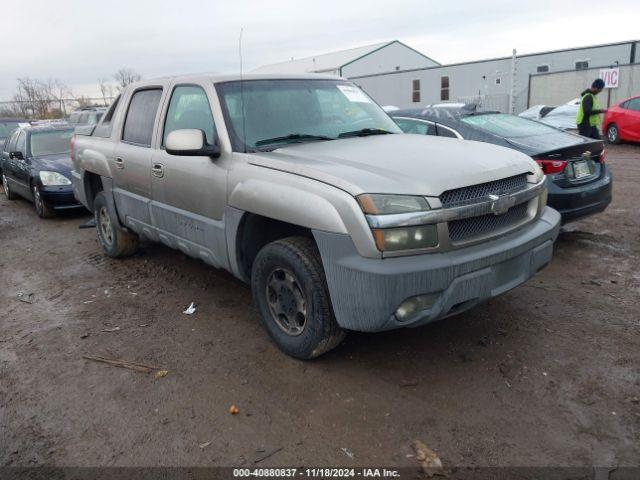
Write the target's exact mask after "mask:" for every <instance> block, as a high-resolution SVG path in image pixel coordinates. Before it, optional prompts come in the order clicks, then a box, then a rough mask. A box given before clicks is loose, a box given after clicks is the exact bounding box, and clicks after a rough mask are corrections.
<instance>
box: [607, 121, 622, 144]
mask: <svg viewBox="0 0 640 480" xmlns="http://www.w3.org/2000/svg"><path fill="white" fill-rule="evenodd" d="M607 140H608V141H609V143H620V132H619V131H618V126H617V125H616V124H615V123H612V124H611V125H609V126H608V127H607Z"/></svg>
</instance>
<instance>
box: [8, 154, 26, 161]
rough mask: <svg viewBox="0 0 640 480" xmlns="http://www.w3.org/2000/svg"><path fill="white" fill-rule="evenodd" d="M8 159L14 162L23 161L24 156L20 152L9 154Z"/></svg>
mask: <svg viewBox="0 0 640 480" xmlns="http://www.w3.org/2000/svg"><path fill="white" fill-rule="evenodd" d="M9 158H12V159H14V160H24V155H22V152H11V153H9Z"/></svg>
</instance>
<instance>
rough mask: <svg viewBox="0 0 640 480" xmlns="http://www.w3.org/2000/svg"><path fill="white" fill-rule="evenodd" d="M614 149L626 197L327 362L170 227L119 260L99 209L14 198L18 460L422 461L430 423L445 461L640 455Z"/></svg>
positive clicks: (3, 445) (629, 292) (633, 460)
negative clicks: (295, 350)
mask: <svg viewBox="0 0 640 480" xmlns="http://www.w3.org/2000/svg"><path fill="white" fill-rule="evenodd" d="M608 162H609V165H610V166H611V168H612V170H613V174H614V178H615V181H614V201H613V203H612V204H611V205H610V207H609V209H608V210H607V211H606V212H605V213H603V214H599V215H597V216H594V217H591V218H589V219H587V220H584V221H581V222H576V223H572V224H569V225H567V226H566V227H565V228H564V230H563V232H562V233H561V235H560V237H559V239H558V242H557V244H556V249H555V253H554V259H553V261H552V263H551V265H550V266H549V267H547V268H546V269H545V270H544V271H543V272H541V273H540V274H539V275H537V276H536V277H535V278H533V279H532V280H530V281H529V282H528V283H527V284H525V285H522V286H520V287H518V288H516V289H515V290H513V291H511V292H509V293H507V294H505V295H503V296H502V297H499V298H497V299H495V300H492V301H490V302H489V303H486V304H484V305H482V306H480V307H478V308H475V309H473V310H471V311H469V312H466V313H464V314H461V315H458V316H456V317H453V318H450V319H447V320H446V321H443V322H439V323H436V324H433V325H430V326H426V327H423V328H420V329H416V330H401V331H395V332H389V333H382V334H352V335H350V336H349V337H348V338H347V340H346V341H345V343H344V344H343V345H342V346H341V347H339V348H338V349H337V350H335V351H333V352H332V353H330V354H328V355H326V356H324V357H322V358H320V359H318V360H316V361H313V362H300V361H296V360H293V359H291V358H288V357H286V356H285V355H283V354H281V353H280V352H279V351H278V350H277V348H276V347H275V346H274V345H273V344H272V343H271V342H270V341H269V339H268V337H267V335H266V333H265V332H264V331H263V330H262V329H261V327H260V325H259V324H258V318H257V313H256V311H255V310H254V308H253V306H252V300H251V292H250V289H249V288H248V287H247V286H246V285H244V284H242V283H241V282H239V281H237V280H235V279H234V278H233V277H231V276H230V275H229V274H227V273H225V272H222V271H217V270H214V269H212V268H210V267H208V266H206V265H204V264H203V263H201V262H199V261H196V260H193V259H190V258H186V257H185V256H184V255H182V254H181V253H179V252H176V251H172V250H169V249H167V248H165V247H163V246H161V245H156V244H144V245H143V246H142V248H141V249H140V252H139V253H138V254H136V255H135V256H134V257H132V258H129V259H125V260H111V259H109V258H107V257H105V256H104V255H103V254H102V252H101V250H100V248H99V247H98V245H97V243H96V239H95V230H92V229H85V230H80V229H78V226H79V225H80V224H81V223H84V222H85V221H86V220H87V219H88V218H89V217H88V216H86V215H84V214H74V215H65V216H63V217H58V218H54V219H52V220H47V221H45V220H39V219H38V218H37V217H36V216H35V213H34V211H33V208H32V207H31V205H30V204H29V203H27V202H26V201H15V202H9V201H7V200H6V198H5V197H2V198H1V199H0V312H1V313H0V465H5V466H15V465H20V466H29V465H56V466H96V465H97V466H132V465H137V466H145V465H163V466H164V465H188V466H198V465H203V466H204V465H223V466H229V465H234V466H236V465H237V466H240V465H243V466H261V467H262V466H272V465H292V466H293V465H294V466H299V465H317V466H320V465H322V466H328V465H334V466H338V465H340V466H351V465H353V466H370V465H384V466H417V465H418V461H417V460H416V458H415V457H414V456H413V454H414V453H415V452H414V451H413V449H412V446H411V445H412V442H414V441H415V440H420V441H421V442H423V443H424V444H426V445H427V446H428V447H430V448H431V449H432V450H434V451H435V452H436V453H437V454H438V455H439V457H440V458H441V459H442V462H443V463H444V464H445V466H447V465H457V466H487V465H492V466H544V465H565V466H582V465H631V466H638V465H640V460H639V459H640V441H639V440H638V439H639V438H640V403H639V400H638V397H640V373H639V365H640V337H639V335H638V333H639V331H640V318H639V317H640V315H639V311H640V308H639V307H638V305H639V304H640V273H639V272H640V262H639V260H638V254H639V252H640V238H639V232H640V229H639V226H640V208H639V207H640V146H633V145H623V146H619V147H611V148H610V149H609V156H608ZM19 292H24V293H33V294H34V296H33V303H26V302H23V301H20V300H19V299H18V298H17V295H18V293H19ZM192 301H193V302H195V303H196V304H197V310H196V312H195V314H193V315H191V316H187V315H184V314H183V313H182V311H183V310H184V309H185V308H186V307H187V306H188V305H189V304H190V303H191V302H192ZM84 355H101V356H110V357H119V358H123V359H127V360H131V361H136V362H140V363H145V364H150V365H153V366H157V367H159V368H161V369H165V370H168V372H169V373H168V374H167V375H166V376H164V377H161V378H156V376H155V375H154V373H149V374H146V373H139V372H135V371H132V370H127V369H122V368H116V367H113V366H110V365H107V364H103V363H96V362H92V361H88V360H86V359H83V356H84ZM231 405H236V406H237V408H238V410H239V413H238V414H237V415H231V414H230V413H229V408H230V406H231ZM269 454H271V455H270V456H269ZM264 457H267V458H264Z"/></svg>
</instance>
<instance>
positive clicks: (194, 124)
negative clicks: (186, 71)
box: [162, 85, 215, 146]
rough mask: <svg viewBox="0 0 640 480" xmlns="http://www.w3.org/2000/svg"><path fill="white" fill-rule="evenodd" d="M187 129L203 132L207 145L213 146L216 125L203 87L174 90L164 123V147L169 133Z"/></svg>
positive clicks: (186, 87)
mask: <svg viewBox="0 0 640 480" xmlns="http://www.w3.org/2000/svg"><path fill="white" fill-rule="evenodd" d="M186 128H190V129H197V130H202V131H203V132H204V134H205V135H206V137H207V143H208V144H209V145H213V143H214V141H215V125H214V123H213V116H212V114H211V106H210V105H209V100H208V99H207V94H206V93H205V91H204V90H203V89H202V87H198V86H195V85H180V86H177V87H176V88H174V90H173V93H172V95H171V101H170V102H169V109H168V110H167V117H166V120H165V123H164V133H163V136H162V145H163V146H164V144H165V142H166V140H167V135H169V133H171V132H173V131H174V130H182V129H186Z"/></svg>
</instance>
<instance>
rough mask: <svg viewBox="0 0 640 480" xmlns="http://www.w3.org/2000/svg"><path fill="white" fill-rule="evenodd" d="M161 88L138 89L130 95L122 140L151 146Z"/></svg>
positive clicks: (142, 145)
mask: <svg viewBox="0 0 640 480" xmlns="http://www.w3.org/2000/svg"><path fill="white" fill-rule="evenodd" d="M161 97H162V89H160V88H153V89H146V90H138V91H137V92H135V93H134V94H133V96H132V97H131V102H129V110H128V111H127V117H126V118H125V120H124V128H123V130H122V140H123V141H124V142H127V143H133V144H134V145H139V146H141V147H151V138H152V137H153V125H154V123H155V120H156V113H157V112H158V106H159V105H160V98H161Z"/></svg>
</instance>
